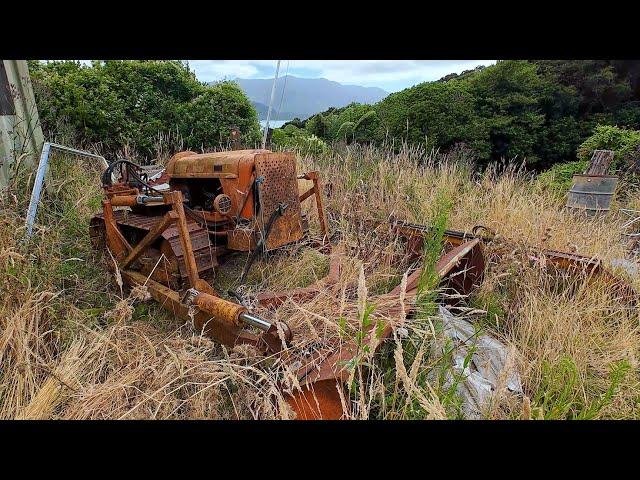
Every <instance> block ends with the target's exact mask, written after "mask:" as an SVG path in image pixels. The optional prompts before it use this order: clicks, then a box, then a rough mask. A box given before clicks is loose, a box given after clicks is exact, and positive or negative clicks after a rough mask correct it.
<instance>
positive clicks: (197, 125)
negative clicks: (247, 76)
mask: <svg viewBox="0 0 640 480" xmlns="http://www.w3.org/2000/svg"><path fill="white" fill-rule="evenodd" d="M29 71H30V74H31V77H32V83H33V88H34V92H35V95H36V101H37V104H38V110H39V114H40V119H41V122H42V126H43V130H44V131H45V135H46V136H47V138H50V139H52V140H53V139H55V138H56V136H59V135H64V137H65V139H67V141H70V142H72V143H74V144H79V143H82V144H97V145H95V146H97V147H98V148H100V149H102V151H103V152H104V153H106V154H107V155H109V156H115V155H116V154H117V153H121V152H126V153H127V154H129V155H134V154H135V155H136V156H137V157H138V158H141V157H143V158H145V157H146V158H152V156H153V155H154V154H155V153H157V149H158V147H159V145H160V144H164V145H163V147H164V148H169V149H171V150H187V149H192V150H198V151H199V150H203V149H211V148H215V147H220V146H226V145H228V143H229V141H230V139H231V129H232V127H235V128H237V129H239V130H240V131H241V132H242V135H243V141H244V142H245V143H246V144H247V145H253V144H254V143H255V142H257V141H258V140H259V139H260V128H259V125H258V117H257V114H256V111H255V109H254V108H253V105H252V104H251V102H250V101H249V99H248V98H247V97H246V95H245V94H244V92H242V90H241V89H240V88H239V87H238V86H237V85H236V84H235V83H233V82H219V83H217V84H214V85H212V86H207V85H206V84H204V83H202V82H199V81H198V80H197V79H196V77H195V74H194V73H193V72H192V71H191V70H190V69H189V67H188V65H187V64H185V63H184V62H180V61H159V60H144V61H142V60H135V61H134V60H106V61H94V62H93V63H92V64H91V65H83V64H81V63H80V62H77V61H52V62H47V63H44V62H38V61H30V62H29ZM167 144H168V145H167Z"/></svg>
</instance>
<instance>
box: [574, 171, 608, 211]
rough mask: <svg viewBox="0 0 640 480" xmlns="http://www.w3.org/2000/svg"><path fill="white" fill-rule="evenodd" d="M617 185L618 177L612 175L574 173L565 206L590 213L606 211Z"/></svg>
mask: <svg viewBox="0 0 640 480" xmlns="http://www.w3.org/2000/svg"><path fill="white" fill-rule="evenodd" d="M617 185H618V177H616V176H613V175H574V176H573V186H572V187H571V190H569V195H568V196H567V207H569V208H577V209H583V210H585V211H586V212H587V213H588V214H590V215H595V214H596V213H599V212H607V211H608V210H609V207H610V205H611V200H612V199H613V194H614V193H615V190H616V186H617Z"/></svg>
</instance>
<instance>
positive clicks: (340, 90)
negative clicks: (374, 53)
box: [235, 75, 388, 120]
mask: <svg viewBox="0 0 640 480" xmlns="http://www.w3.org/2000/svg"><path fill="white" fill-rule="evenodd" d="M235 81H236V82H237V83H238V85H240V87H241V88H242V89H243V90H244V92H245V93H246V94H247V96H248V97H249V99H250V100H251V101H252V102H253V104H254V106H255V107H256V110H257V111H258V115H259V117H260V119H261V120H263V119H265V118H266V117H267V108H268V105H269V100H270V98H271V87H272V86H273V79H272V78H271V79H269V78H267V79H246V78H236V80H235ZM285 83H286V85H285ZM283 88H284V97H282V89H283ZM387 95H388V92H386V91H384V90H382V89H381V88H377V87H362V86H359V85H343V84H341V83H338V82H332V81H331V80H327V79H326V78H298V77H294V76H292V75H287V76H286V77H281V78H278V81H277V82H276V93H275V96H274V100H273V110H272V115H275V113H276V112H277V110H278V107H279V106H280V99H281V98H283V100H282V111H281V113H280V115H278V117H279V118H278V119H277V120H289V119H292V118H294V117H298V118H300V119H305V118H307V117H309V116H311V115H313V114H316V113H318V112H323V111H325V110H327V109H328V108H330V107H344V106H346V105H349V104H350V103H352V102H358V103H369V104H371V103H376V102H379V101H380V100H382V99H383V98H384V97H386V96H387ZM285 113H286V115H284V114H285Z"/></svg>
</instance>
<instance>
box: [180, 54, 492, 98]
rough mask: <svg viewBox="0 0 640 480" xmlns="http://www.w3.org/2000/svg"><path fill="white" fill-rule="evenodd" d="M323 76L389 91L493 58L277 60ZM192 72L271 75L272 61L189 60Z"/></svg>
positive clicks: (297, 71)
mask: <svg viewBox="0 0 640 480" xmlns="http://www.w3.org/2000/svg"><path fill="white" fill-rule="evenodd" d="M287 62H289V74H291V75H295V76H300V77H324V78H327V79H329V80H333V81H336V82H340V83H353V84H357V85H364V86H377V87H381V88H385V89H387V90H390V91H395V90H400V89H402V88H406V87H408V86H411V85H415V84H416V83H420V82H425V81H432V80H437V79H439V78H441V77H443V76H445V75H447V74H449V73H460V72H462V71H464V70H469V69H472V68H475V67H476V66H478V65H489V64H492V63H494V62H495V61H494V60H291V61H286V60H285V61H283V62H282V63H281V69H280V75H284V73H285V71H286V68H287ZM189 64H190V65H191V67H192V68H193V69H194V70H195V72H196V75H197V76H198V78H200V79H201V80H203V81H215V80H220V79H222V78H234V77H241V78H272V77H273V75H274V73H275V67H276V61H275V60H192V61H189Z"/></svg>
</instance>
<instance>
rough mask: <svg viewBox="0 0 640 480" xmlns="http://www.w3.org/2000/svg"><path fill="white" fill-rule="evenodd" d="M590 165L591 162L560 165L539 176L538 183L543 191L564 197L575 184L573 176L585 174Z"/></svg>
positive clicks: (579, 161)
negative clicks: (546, 190)
mask: <svg viewBox="0 0 640 480" xmlns="http://www.w3.org/2000/svg"><path fill="white" fill-rule="evenodd" d="M588 165H589V162H588V161H586V160H578V161H575V162H567V163H559V164H557V165H554V166H553V167H551V168H550V169H549V170H547V171H546V172H542V173H541V174H540V175H538V177H537V179H536V183H537V185H538V186H539V187H542V188H543V189H548V190H550V191H552V192H554V193H556V194H557V195H559V196H564V195H565V194H566V193H567V192H568V191H569V189H570V188H571V186H572V184H573V181H572V180H573V176H574V175H579V174H581V173H584V171H585V170H586V169H587V166H588Z"/></svg>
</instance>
